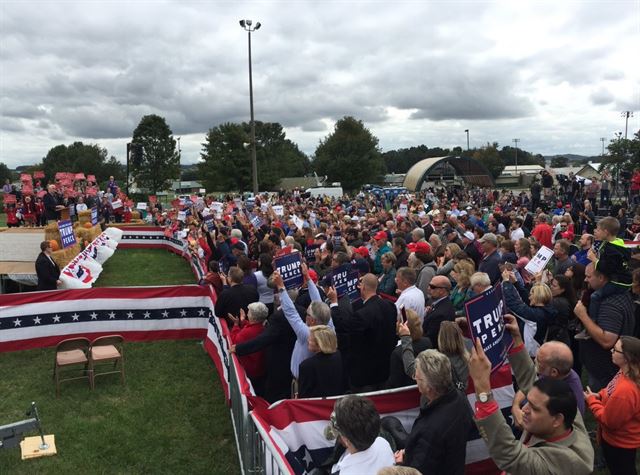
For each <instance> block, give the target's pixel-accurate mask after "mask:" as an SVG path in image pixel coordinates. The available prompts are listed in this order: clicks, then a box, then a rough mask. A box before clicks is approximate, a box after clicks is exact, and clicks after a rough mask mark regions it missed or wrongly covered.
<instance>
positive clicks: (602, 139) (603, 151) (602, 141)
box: [600, 137, 606, 157]
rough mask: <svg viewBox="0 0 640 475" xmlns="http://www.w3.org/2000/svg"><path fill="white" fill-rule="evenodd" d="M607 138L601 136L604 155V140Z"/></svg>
mask: <svg viewBox="0 0 640 475" xmlns="http://www.w3.org/2000/svg"><path fill="white" fill-rule="evenodd" d="M605 140H606V139H605V138H604V137H600V142H602V156H603V157H604V141H605Z"/></svg>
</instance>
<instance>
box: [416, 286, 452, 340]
mask: <svg viewBox="0 0 640 475" xmlns="http://www.w3.org/2000/svg"><path fill="white" fill-rule="evenodd" d="M450 292H451V281H450V280H449V279H448V278H447V277H445V276H443V275H436V276H435V277H434V278H433V279H431V282H429V288H428V289H427V294H428V296H429V301H430V304H429V306H428V307H427V308H426V313H425V316H424V322H423V323H422V330H423V333H424V336H426V337H427V338H429V339H430V340H431V344H432V345H433V346H434V348H437V347H438V334H439V333H440V324H441V323H442V322H444V321H450V322H452V321H453V320H454V319H455V317H456V311H455V309H454V308H453V304H452V303H451V300H450V299H449V293H450Z"/></svg>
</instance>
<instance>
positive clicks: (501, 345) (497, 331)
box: [465, 285, 513, 371]
mask: <svg viewBox="0 0 640 475" xmlns="http://www.w3.org/2000/svg"><path fill="white" fill-rule="evenodd" d="M504 308H505V306H504V301H503V300H502V287H501V286H500V285H497V286H495V287H493V288H491V289H489V290H487V291H485V292H483V293H482V294H480V295H478V296H477V297H475V298H473V299H471V300H470V301H468V302H467V303H466V304H465V311H466V314H467V322H468V323H469V330H470V332H471V336H472V338H473V340H474V341H475V339H476V338H480V343H481V344H482V348H483V350H484V352H485V354H486V355H487V358H489V361H491V371H494V370H495V369H497V368H499V367H500V366H502V364H503V363H504V362H505V360H506V358H507V353H508V351H509V349H510V348H511V346H512V345H513V340H512V339H511V335H510V334H509V332H505V327H504V319H503V315H504Z"/></svg>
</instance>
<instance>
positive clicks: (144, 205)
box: [136, 202, 147, 211]
mask: <svg viewBox="0 0 640 475" xmlns="http://www.w3.org/2000/svg"><path fill="white" fill-rule="evenodd" d="M136 209H139V210H141V211H146V210H147V203H144V202H140V203H138V204H137V205H136Z"/></svg>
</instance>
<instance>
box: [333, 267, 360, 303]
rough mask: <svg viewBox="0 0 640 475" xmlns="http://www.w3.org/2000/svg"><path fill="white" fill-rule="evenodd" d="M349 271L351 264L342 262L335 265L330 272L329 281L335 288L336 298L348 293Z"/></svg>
mask: <svg viewBox="0 0 640 475" xmlns="http://www.w3.org/2000/svg"><path fill="white" fill-rule="evenodd" d="M356 272H357V271H356ZM349 273H351V264H342V265H341V266H340V267H336V268H335V269H334V270H333V273H332V274H331V281H332V284H333V286H334V287H335V288H336V292H337V294H338V298H340V297H342V296H343V295H345V294H346V293H348V282H349ZM356 285H357V282H356Z"/></svg>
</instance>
